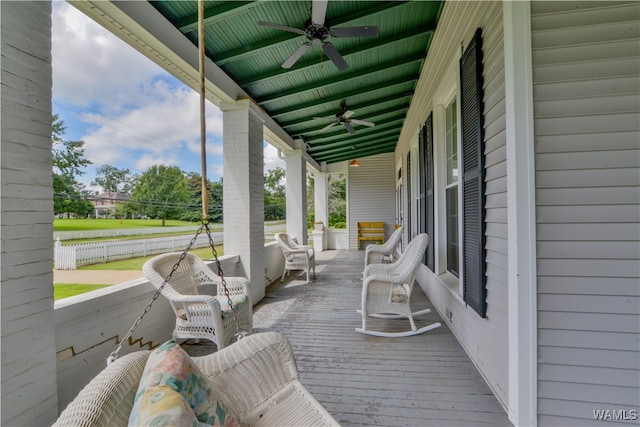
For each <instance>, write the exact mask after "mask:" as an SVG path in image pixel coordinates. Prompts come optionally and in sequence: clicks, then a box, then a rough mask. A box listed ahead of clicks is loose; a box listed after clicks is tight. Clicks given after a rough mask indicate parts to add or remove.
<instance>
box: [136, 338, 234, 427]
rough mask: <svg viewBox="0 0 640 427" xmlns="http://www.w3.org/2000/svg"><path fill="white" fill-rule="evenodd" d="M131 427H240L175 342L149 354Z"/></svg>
mask: <svg viewBox="0 0 640 427" xmlns="http://www.w3.org/2000/svg"><path fill="white" fill-rule="evenodd" d="M129 425H130V426H142V425H145V426H152V425H153V426H171V425H173V426H194V427H196V426H202V425H212V426H227V427H230V426H237V425H238V424H237V421H236V419H235V417H234V416H233V415H231V414H230V413H229V412H228V411H227V410H226V409H225V407H224V406H223V405H222V403H221V402H220V401H218V400H216V399H214V398H213V397H212V390H211V389H210V388H209V387H208V385H207V378H206V376H205V375H204V374H203V373H202V372H201V371H200V369H198V367H197V366H196V365H195V364H194V363H193V361H192V360H191V358H190V357H189V355H188V354H187V353H186V352H185V351H184V350H183V349H182V348H181V347H180V346H179V345H177V344H176V343H175V342H174V341H167V342H166V343H164V344H163V345H161V346H160V347H158V348H157V349H156V350H155V351H153V352H152V353H151V354H150V355H149V359H148V360H147V364H146V366H145V369H144V372H143V373H142V377H141V379H140V385H139V386H138V392H137V393H136V397H135V402H134V405H133V409H132V410H131V415H130V416H129Z"/></svg>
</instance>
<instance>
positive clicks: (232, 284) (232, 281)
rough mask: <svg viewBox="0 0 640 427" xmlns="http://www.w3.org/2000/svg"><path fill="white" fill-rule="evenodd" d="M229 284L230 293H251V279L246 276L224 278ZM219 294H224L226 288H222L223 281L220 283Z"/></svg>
mask: <svg viewBox="0 0 640 427" xmlns="http://www.w3.org/2000/svg"><path fill="white" fill-rule="evenodd" d="M224 281H225V283H226V284H227V290H228V291H229V294H230V295H250V293H249V280H247V279H246V278H245V277H234V276H231V277H226V276H225V278H224ZM218 295H224V289H222V281H220V282H219V283H218Z"/></svg>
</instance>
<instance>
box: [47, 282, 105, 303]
mask: <svg viewBox="0 0 640 427" xmlns="http://www.w3.org/2000/svg"><path fill="white" fill-rule="evenodd" d="M107 286H110V285H78V284H75V283H55V284H54V285H53V299H54V300H59V299H62V298H69V297H72V296H74V295H80V294H84V293H86V292H91V291H95V290H96V289H100V288H106V287H107Z"/></svg>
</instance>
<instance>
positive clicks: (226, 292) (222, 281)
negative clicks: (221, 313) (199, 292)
mask: <svg viewBox="0 0 640 427" xmlns="http://www.w3.org/2000/svg"><path fill="white" fill-rule="evenodd" d="M203 227H204V228H205V230H206V231H207V237H208V238H209V245H210V246H211V252H212V253H213V258H214V259H215V262H216V268H217V269H218V276H219V277H220V284H221V285H222V290H223V292H224V296H225V297H226V298H227V304H228V305H229V308H230V309H231V314H232V315H233V321H234V323H235V327H236V334H238V339H242V338H243V337H244V334H243V333H242V332H240V323H239V322H238V316H237V315H236V309H235V308H234V307H233V302H232V301H231V295H230V294H229V289H228V288H227V281H226V280H225V279H224V273H223V272H222V265H221V264H220V259H218V251H217V250H216V246H215V244H214V243H213V237H211V230H210V229H209V224H208V222H207V221H203Z"/></svg>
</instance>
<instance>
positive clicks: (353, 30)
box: [331, 26, 380, 37]
mask: <svg viewBox="0 0 640 427" xmlns="http://www.w3.org/2000/svg"><path fill="white" fill-rule="evenodd" d="M379 32H380V31H379V30H378V27H376V26H370V27H344V28H332V29H331V35H332V36H333V37H377V36H378V34H379Z"/></svg>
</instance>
